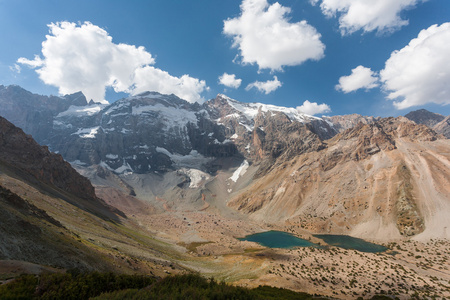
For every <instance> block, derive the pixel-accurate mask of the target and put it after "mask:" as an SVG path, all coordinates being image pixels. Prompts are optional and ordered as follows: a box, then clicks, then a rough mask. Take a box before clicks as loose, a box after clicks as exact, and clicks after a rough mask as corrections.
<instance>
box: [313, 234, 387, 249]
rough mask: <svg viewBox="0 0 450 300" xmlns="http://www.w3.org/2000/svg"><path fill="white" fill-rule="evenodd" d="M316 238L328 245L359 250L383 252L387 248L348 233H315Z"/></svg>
mask: <svg viewBox="0 0 450 300" xmlns="http://www.w3.org/2000/svg"><path fill="white" fill-rule="evenodd" d="M314 236H315V237H316V238H319V239H321V240H323V241H324V242H325V243H327V244H328V245H330V246H336V247H340V248H344V249H354V250H358V251H361V252H370V253H377V252H384V251H386V250H387V249H388V248H386V247H384V246H381V245H377V244H374V243H370V242H366V241H365V240H363V239H358V238H354V237H351V236H348V235H333V234H317V235H314Z"/></svg>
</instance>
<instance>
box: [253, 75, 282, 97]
mask: <svg viewBox="0 0 450 300" xmlns="http://www.w3.org/2000/svg"><path fill="white" fill-rule="evenodd" d="M281 85H282V83H281V82H280V81H279V80H278V78H277V76H273V80H268V81H265V82H261V81H255V82H252V83H250V84H249V85H247V87H246V88H245V90H246V91H248V90H250V89H252V88H256V89H258V91H260V92H262V93H265V94H266V95H267V94H269V93H271V92H273V91H275V90H276V89H278V88H279V87H281Z"/></svg>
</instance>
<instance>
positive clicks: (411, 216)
mask: <svg viewBox="0 0 450 300" xmlns="http://www.w3.org/2000/svg"><path fill="white" fill-rule="evenodd" d="M326 144H327V145H326V147H325V148H324V149H322V150H320V151H314V152H309V153H304V154H302V155H299V156H296V157H295V158H293V159H291V160H288V161H286V162H285V163H283V164H282V165H280V166H278V167H276V168H274V169H273V170H272V171H271V172H270V173H269V174H267V175H266V176H264V177H262V178H260V179H258V180H257V181H255V182H254V183H253V184H252V185H251V186H250V188H248V189H247V190H246V191H245V192H243V193H241V194H240V195H239V196H237V197H235V198H234V199H232V200H231V201H230V202H229V205H230V206H231V207H233V208H235V209H238V210H240V211H242V212H245V213H247V214H250V215H251V216H252V217H253V218H254V219H256V220H264V221H265V222H288V223H289V224H292V225H293V226H300V227H303V228H305V229H307V230H310V231H313V232H321V233H347V234H348V233H350V234H352V235H356V236H361V237H363V236H368V235H370V237H371V238H374V239H380V240H389V239H397V238H400V237H401V236H412V235H418V234H421V233H422V235H425V236H428V237H429V236H440V237H443V236H445V235H446V234H447V233H446V231H445V227H446V226H448V225H450V224H449V223H450V222H449V221H445V219H444V218H443V216H442V215H441V210H445V211H447V212H448V209H449V208H450V198H449V196H448V195H450V189H449V187H448V184H446V183H445V179H444V178H445V177H447V178H450V177H448V176H450V168H449V166H450V165H449V159H450V157H449V155H448V152H446V150H445V149H449V146H450V144H449V142H448V140H444V139H440V138H439V136H438V135H437V134H436V133H435V132H434V131H432V130H430V129H429V128H428V127H426V126H424V125H416V124H415V123H414V122H411V121H409V120H407V119H406V118H402V117H399V118H386V119H381V120H379V121H376V122H374V123H373V124H362V123H360V124H359V125H358V126H356V127H354V128H352V129H348V130H346V131H344V132H342V133H341V134H339V135H337V136H335V137H334V138H333V139H330V140H328V141H327V142H326ZM436 165H441V166H442V168H441V169H440V170H439V171H437V173H439V174H440V175H437V174H436V176H432V177H431V178H430V177H429V174H430V173H429V172H433V171H432V170H433V169H434V166H436ZM425 178H427V179H425ZM424 191H427V192H424ZM437 207H440V208H437ZM437 220H439V221H437ZM439 222H440V223H441V224H440V225H438V224H437V223H439Z"/></svg>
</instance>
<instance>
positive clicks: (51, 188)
mask: <svg viewBox="0 0 450 300" xmlns="http://www.w3.org/2000/svg"><path fill="white" fill-rule="evenodd" d="M0 170H2V171H3V172H7V173H8V174H10V175H12V176H14V177H17V178H21V179H22V180H24V181H26V182H28V183H29V184H31V185H33V186H35V187H38V188H39V189H41V190H43V191H45V192H47V193H50V194H53V195H55V196H58V197H60V198H62V199H64V200H66V201H68V202H70V203H71V204H74V205H76V206H78V207H80V208H83V209H85V210H89V211H91V212H94V213H96V214H99V215H102V216H103V217H105V218H111V219H115V220H117V221H118V220H119V219H118V217H117V215H116V214H117V213H120V212H119V211H118V210H115V209H113V208H111V207H109V206H107V205H106V204H105V203H104V202H103V201H102V200H101V199H99V198H97V196H96V195H95V190H94V187H93V186H92V185H91V183H90V182H89V180H88V179H87V178H85V177H83V176H81V175H80V174H79V173H78V172H77V171H75V170H74V169H73V168H72V167H71V166H70V164H69V163H67V162H66V161H64V159H63V158H62V156H61V155H58V154H54V153H51V152H49V151H48V148H47V147H42V146H40V145H39V144H38V143H36V142H35V141H34V140H33V138H32V137H31V136H29V135H26V134H25V133H24V132H23V131H22V130H21V129H20V128H17V127H16V126H14V125H13V124H11V123H10V122H9V121H7V120H6V119H4V118H2V117H0Z"/></svg>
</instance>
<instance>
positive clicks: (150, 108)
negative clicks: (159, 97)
mask: <svg viewBox="0 0 450 300" xmlns="http://www.w3.org/2000/svg"><path fill="white" fill-rule="evenodd" d="M150 112H156V113H158V114H159V116H160V117H162V120H163V122H164V124H165V125H166V128H173V127H175V126H178V127H186V125H187V124H188V123H192V124H195V125H196V124H197V116H196V115H195V113H194V112H192V111H188V110H186V109H181V108H177V107H171V106H169V107H167V106H164V105H162V104H159V103H158V104H155V105H144V106H133V108H132V112H131V113H132V114H133V115H141V114H146V113H150Z"/></svg>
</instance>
